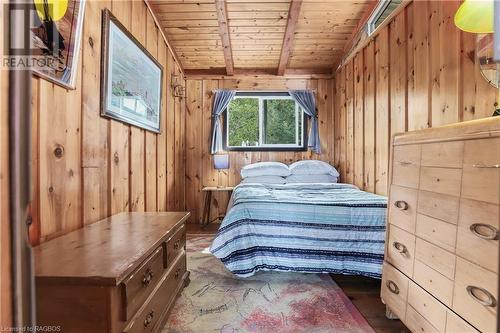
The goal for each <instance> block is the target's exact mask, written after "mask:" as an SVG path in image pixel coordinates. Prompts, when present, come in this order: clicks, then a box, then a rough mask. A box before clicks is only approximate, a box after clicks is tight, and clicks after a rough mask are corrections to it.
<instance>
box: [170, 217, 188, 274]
mask: <svg viewBox="0 0 500 333" xmlns="http://www.w3.org/2000/svg"><path fill="white" fill-rule="evenodd" d="M185 246H186V227H185V226H184V225H183V226H182V227H181V228H179V229H178V230H177V231H176V232H175V234H173V235H172V237H170V239H168V240H167V242H166V244H165V247H166V249H167V255H166V261H165V267H166V268H168V267H170V265H171V263H172V262H173V261H174V260H175V258H177V256H178V255H179V253H180V252H182V251H184V249H185Z"/></svg>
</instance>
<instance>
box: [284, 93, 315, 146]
mask: <svg viewBox="0 0 500 333" xmlns="http://www.w3.org/2000/svg"><path fill="white" fill-rule="evenodd" d="M288 93H289V94H290V96H292V98H293V99H294V100H295V102H297V104H299V105H300V107H301V108H302V109H303V110H304V112H305V113H306V114H307V115H308V116H309V118H310V119H311V130H310V131H309V142H308V144H307V145H308V147H311V148H312V151H314V152H315V153H317V154H321V143H320V141H319V128H318V109H317V108H316V99H315V98H314V93H313V91H312V90H290V91H289V92H288Z"/></svg>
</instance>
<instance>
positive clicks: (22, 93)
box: [7, 0, 35, 328]
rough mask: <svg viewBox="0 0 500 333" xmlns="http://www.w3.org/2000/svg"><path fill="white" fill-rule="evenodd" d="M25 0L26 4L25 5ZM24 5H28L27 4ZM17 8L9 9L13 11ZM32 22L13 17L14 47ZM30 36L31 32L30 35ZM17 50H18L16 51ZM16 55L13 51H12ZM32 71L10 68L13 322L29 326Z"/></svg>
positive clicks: (31, 319) (31, 307)
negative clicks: (28, 222)
mask: <svg viewBox="0 0 500 333" xmlns="http://www.w3.org/2000/svg"><path fill="white" fill-rule="evenodd" d="M23 3H24V5H23ZM25 3H26V1H22V0H15V1H11V2H10V9H14V8H19V7H21V8H26V5H25ZM23 6H24V7H23ZM12 12H13V11H10V10H9V12H8V13H7V15H9V16H10V14H11V13H12ZM28 29H29V23H28V22H26V21H24V20H11V22H10V30H11V31H10V32H11V33H10V34H9V35H10V39H9V42H10V44H9V45H10V47H9V50H10V51H12V50H13V45H24V41H25V40H26V36H27V35H28V33H29V31H27V30H28ZM28 36H29V35H28ZM12 52H15V51H12ZM10 55H12V54H10ZM30 100H31V71H30V70H28V69H10V70H9V110H8V112H9V137H10V140H9V141H10V172H11V174H10V198H11V201H10V211H11V217H10V218H11V221H10V227H11V239H12V244H11V246H12V291H13V293H12V297H13V318H12V319H13V325H14V327H21V328H28V327H33V326H34V325H35V298H34V295H35V293H34V289H35V287H34V285H35V284H34V278H33V258H32V251H31V246H30V245H29V240H28V225H27V221H28V218H29V216H30V212H29V203H30V164H31V163H30V159H31V156H30V149H31V145H30V143H31V133H30V129H31V103H30Z"/></svg>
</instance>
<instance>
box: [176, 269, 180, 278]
mask: <svg viewBox="0 0 500 333" xmlns="http://www.w3.org/2000/svg"><path fill="white" fill-rule="evenodd" d="M180 275H181V269H180V268H179V269H178V270H176V271H175V279H176V280H177V279H179V276H180Z"/></svg>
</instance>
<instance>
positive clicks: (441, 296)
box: [381, 117, 500, 333]
mask: <svg viewBox="0 0 500 333" xmlns="http://www.w3.org/2000/svg"><path fill="white" fill-rule="evenodd" d="M391 162H392V163H391V172H392V175H391V190H390V198H389V214H388V226H387V238H386V252H385V263H384V268H383V279H382V280H383V281H382V290H381V296H382V300H383V301H384V302H385V303H386V305H387V306H388V307H389V309H390V310H391V311H392V312H394V313H395V314H396V315H397V316H398V317H399V318H400V319H401V320H402V321H403V322H404V323H405V324H406V325H407V326H408V328H409V329H411V330H412V331H414V332H417V331H418V332H450V333H452V332H453V333H455V332H477V331H480V332H496V322H497V320H496V318H497V307H498V304H497V303H498V299H497V295H498V286H497V284H498V260H499V258H498V252H499V248H498V228H499V220H500V215H499V212H500V117H498V118H489V119H484V120H478V121H471V122H464V123H460V124H454V125H449V126H444V127H440V128H433V129H427V130H422V131H416V132H410V133H406V134H401V135H396V136H395V137H394V140H393V147H392V161H391Z"/></svg>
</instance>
